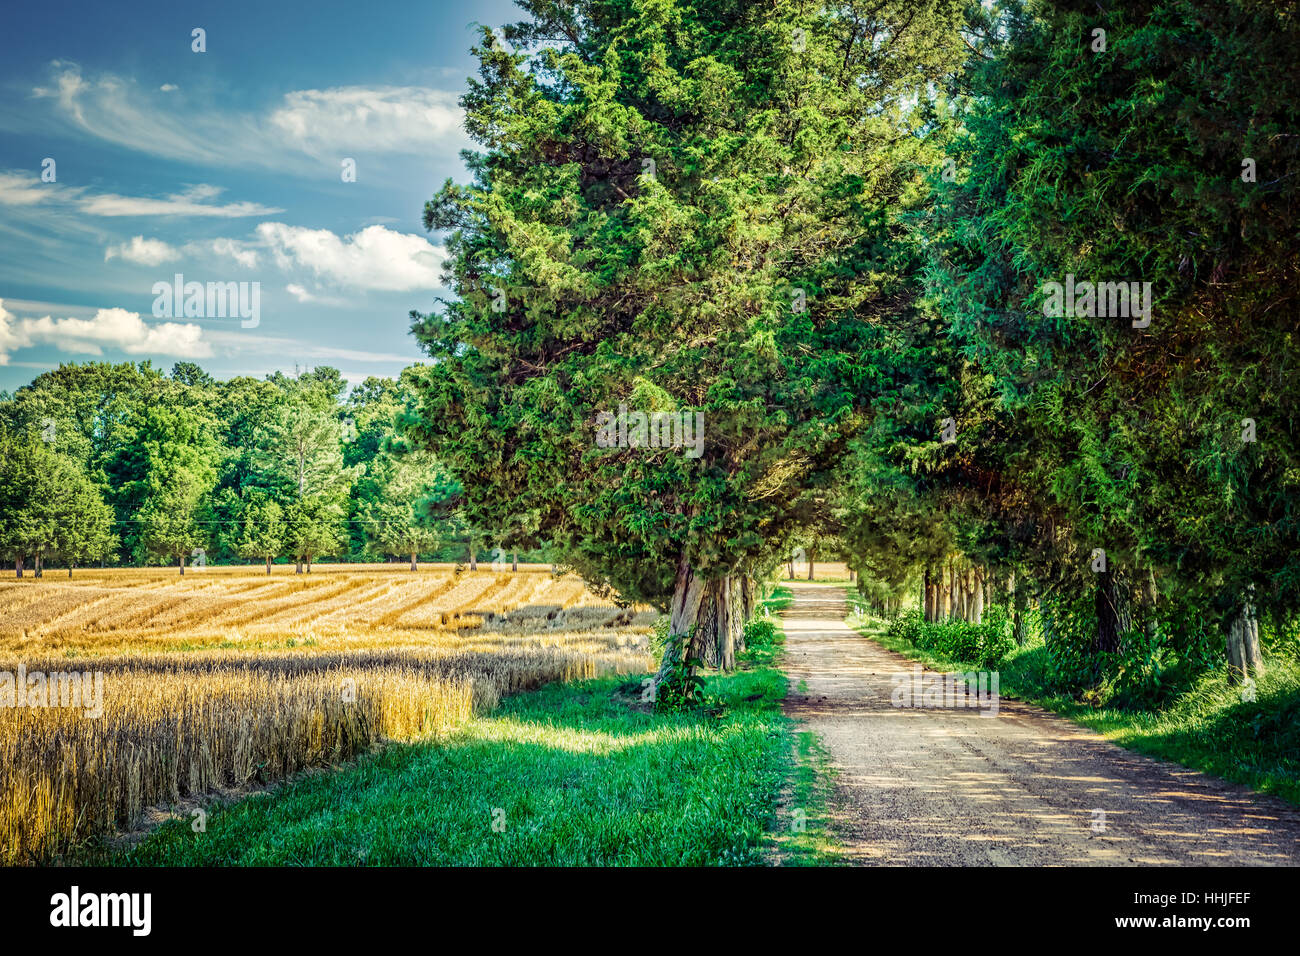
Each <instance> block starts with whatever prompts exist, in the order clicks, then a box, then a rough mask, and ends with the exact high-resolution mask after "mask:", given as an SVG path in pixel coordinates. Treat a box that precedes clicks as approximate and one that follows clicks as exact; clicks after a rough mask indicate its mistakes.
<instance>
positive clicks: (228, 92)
mask: <svg viewBox="0 0 1300 956" xmlns="http://www.w3.org/2000/svg"><path fill="white" fill-rule="evenodd" d="M520 13H521V11H519V10H518V9H517V8H515V7H514V6H513V4H511V3H508V2H499V0H489V2H478V3H439V2H405V3H402V2H389V0H368V2H365V3H355V2H337V0H313V2H311V3H300V2H292V3H289V2H286V3H279V2H275V0H261V2H244V0H222V2H219V3H210V2H203V3H185V4H177V3H175V2H174V0H172V2H135V3H129V4H116V3H113V4H106V3H103V2H102V0H98V2H93V3H92V2H47V3H44V4H13V5H9V6H8V7H7V8H6V10H5V12H4V13H3V14H0V17H2V20H0V23H2V24H3V26H2V28H0V300H2V302H3V304H0V389H7V390H10V391H12V390H14V389H15V388H17V387H18V386H20V385H22V384H24V383H26V382H28V381H30V380H31V379H32V378H34V377H35V376H36V375H38V374H40V372H41V371H44V370H46V369H50V368H54V367H56V366H57V365H58V364H59V363H60V362H70V361H84V360H107V361H115V362H117V361H142V360H144V359H152V360H153V362H154V364H156V365H159V366H161V367H162V368H164V369H170V368H171V365H172V363H173V362H175V361H178V360H191V361H196V362H198V363H199V364H201V365H202V366H203V367H204V368H206V369H207V370H209V371H210V372H212V373H213V374H214V375H216V376H217V377H219V378H226V377H229V376H232V375H237V374H247V375H255V376H259V377H260V376H262V375H264V374H266V373H268V372H271V371H274V370H276V369H282V370H285V371H292V370H293V368H294V367H295V365H296V366H316V365H332V366H334V367H336V368H338V369H340V370H341V371H342V372H343V374H344V375H345V376H346V377H347V378H348V379H349V380H350V381H352V382H353V383H358V382H360V381H361V380H363V379H364V378H365V377H366V376H368V375H387V376H396V374H397V373H398V372H399V371H400V370H401V368H402V367H403V366H404V365H407V364H410V363H411V362H413V361H419V360H420V358H421V354H420V352H419V350H418V348H417V347H416V345H415V342H414V340H413V339H412V338H411V336H410V334H409V331H408V326H409V318H408V313H409V311H410V310H411V309H413V308H414V309H419V310H421V311H428V310H429V309H430V308H431V307H432V306H433V303H434V299H435V297H436V296H437V295H438V294H439V292H440V290H439V276H440V274H441V265H442V260H443V253H442V248H441V246H440V245H439V244H438V243H439V239H440V237H439V236H436V235H429V234H427V233H426V232H425V231H424V228H423V226H422V225H421V223H420V215H421V212H422V209H423V204H424V201H425V200H426V199H428V198H429V197H430V196H431V195H432V194H433V192H434V191H435V190H436V189H437V187H438V186H439V185H441V183H442V182H443V180H444V179H446V178H447V177H448V176H451V177H453V178H456V179H458V180H463V179H464V178H465V173H464V169H463V166H462V163H461V161H460V158H459V151H460V150H461V149H464V148H467V147H471V146H472V144H471V143H470V142H469V140H468V138H467V137H466V135H465V133H464V130H463V128H462V125H461V121H462V115H461V111H460V108H459V106H458V105H457V99H458V97H459V95H460V93H461V92H462V91H463V89H464V87H465V81H466V78H467V77H469V76H471V75H473V74H474V73H475V71H476V61H475V60H474V59H473V57H472V56H471V55H470V53H469V48H470V47H471V46H472V45H473V44H474V43H476V42H477V36H478V35H477V32H476V28H475V27H474V26H473V24H474V23H476V22H477V23H483V24H486V25H490V26H495V25H499V24H502V23H506V22H511V21H513V20H517V19H519V18H520ZM195 28H201V29H202V30H204V41H205V45H206V50H205V51H204V52H201V53H200V52H194V50H193V49H192V47H193V45H194V42H195V41H194V38H193V33H192V31H193V30H194V29H195ZM47 159H52V160H53V161H54V163H53V169H52V172H53V181H52V182H48V181H43V179H42V175H43V171H46V172H45V176H46V177H47V178H48V177H49V175H50V173H49V172H48V170H49V169H50V164H48V163H47V162H46V160H47ZM345 159H352V160H354V161H355V164H356V181H355V182H344V181H343V175H342V171H343V161H344V160H345ZM177 273H180V274H183V276H184V279H185V282H186V283H189V282H200V283H208V282H221V283H228V282H247V283H252V282H257V283H259V293H260V314H259V316H258V321H257V324H256V326H255V327H246V326H249V325H251V323H249V322H241V321H240V319H239V317H233V318H231V317H217V316H214V315H208V314H202V315H191V316H188V317H185V316H175V317H170V318H167V317H163V318H159V317H155V311H154V305H155V298H156V296H155V293H154V285H155V283H158V282H172V280H173V276H174V275H175V274H177ZM246 288H251V286H249V287H246Z"/></svg>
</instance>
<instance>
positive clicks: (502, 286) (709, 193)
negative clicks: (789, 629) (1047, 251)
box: [404, 0, 964, 607]
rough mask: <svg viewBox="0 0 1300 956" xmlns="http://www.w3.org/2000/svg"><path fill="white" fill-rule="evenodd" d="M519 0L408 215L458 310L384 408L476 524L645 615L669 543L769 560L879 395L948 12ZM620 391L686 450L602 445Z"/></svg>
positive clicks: (951, 9) (895, 355)
mask: <svg viewBox="0 0 1300 956" xmlns="http://www.w3.org/2000/svg"><path fill="white" fill-rule="evenodd" d="M521 6H523V8H524V9H525V11H526V12H527V14H528V15H529V18H528V19H527V20H526V21H524V22H523V23H520V24H515V25H511V26H509V27H507V28H506V34H507V36H508V37H509V38H510V43H511V44H512V46H514V47H515V49H516V50H517V51H518V52H514V53H511V52H508V51H505V50H503V49H501V48H500V47H499V46H497V45H494V44H493V43H491V42H490V41H489V40H488V39H487V38H488V36H489V34H488V31H487V30H485V31H484V37H485V42H484V44H483V46H482V47H480V48H478V49H476V50H475V53H476V55H477V56H478V58H479V60H480V64H481V67H480V78H479V79H477V80H475V81H473V82H472V83H471V86H470V90H469V92H468V93H467V94H466V96H465V97H464V99H463V104H462V105H463V106H464V108H465V112H466V128H467V129H468V131H469V132H470V134H471V135H472V136H474V137H475V139H476V140H477V141H478V142H479V143H480V144H481V145H482V148H483V152H481V153H478V154H474V155H473V156H471V158H470V160H469V167H470V172H471V175H472V181H471V182H470V183H468V184H465V185H460V184H456V183H452V182H450V181H449V182H448V183H446V184H445V185H444V186H443V188H442V189H441V190H440V191H439V192H438V194H437V195H436V196H435V197H434V198H433V199H432V200H431V201H430V202H429V203H428V204H427V206H426V208H425V225H426V226H427V227H428V228H429V229H431V230H438V231H440V232H442V233H444V235H445V242H446V246H447V248H448V251H449V253H450V254H451V263H450V272H451V278H452V282H451V285H452V289H453V291H454V293H455V298H454V299H450V300H448V301H446V302H444V303H441V304H440V305H439V307H438V308H437V309H436V310H435V311H433V312H432V313H430V314H427V315H418V316H416V320H415V323H414V326H413V331H414V332H415V335H416V337H417V338H418V339H419V340H420V342H421V343H422V344H423V345H424V347H425V348H426V350H427V351H428V352H429V354H430V356H431V357H432V358H433V359H434V360H435V361H434V362H433V363H432V364H431V365H429V366H427V367H425V368H423V369H421V372H420V375H419V378H418V381H417V390H418V396H419V401H418V408H417V409H415V411H414V413H413V414H412V415H410V416H408V417H407V418H406V419H405V420H404V423H405V425H406V431H407V434H408V435H409V436H410V437H411V439H412V440H413V441H415V442H417V443H419V444H420V445H422V446H423V447H427V448H429V449H431V450H433V451H434V452H435V453H436V454H438V455H439V457H440V458H442V459H444V460H445V461H446V463H447V465H448V467H449V468H450V469H451V470H452V472H453V473H454V474H455V475H456V477H457V478H458V479H459V480H460V482H461V483H462V485H463V487H464V492H465V509H466V514H467V520H468V522H469V523H470V524H471V525H474V526H480V527H503V526H506V525H507V524H508V523H509V521H510V519H511V518H512V517H513V516H516V515H523V514H528V515H533V516H535V518H536V522H535V527H536V528H537V529H538V533H540V535H541V536H543V537H545V538H547V539H549V540H551V541H553V542H554V543H555V544H556V546H557V548H559V549H560V551H561V553H562V554H563V555H564V560H565V561H566V563H569V564H571V565H572V566H574V567H575V568H577V569H578V570H579V571H580V572H581V573H583V574H584V575H585V576H587V577H588V578H589V580H592V581H593V582H595V583H597V584H603V585H612V586H613V587H615V588H616V589H617V590H618V591H619V592H620V593H622V594H623V595H624V596H625V597H627V598H629V599H636V600H644V601H647V602H651V603H654V604H656V605H658V606H660V607H665V606H666V605H667V602H668V598H669V595H670V594H671V592H672V589H673V586H674V580H675V577H674V575H675V571H676V566H677V562H678V560H679V559H680V558H681V557H683V556H684V557H685V559H686V560H687V561H688V562H689V564H690V566H691V567H692V568H693V569H694V570H695V571H696V572H697V573H699V574H700V575H702V576H703V577H705V578H706V579H713V578H716V577H719V576H722V575H723V574H729V573H733V572H734V571H735V570H737V569H739V570H740V571H741V572H742V573H748V572H749V571H751V570H752V569H754V568H761V567H765V566H770V565H771V564H772V563H774V561H775V560H776V558H777V556H778V555H780V554H781V553H782V552H784V550H785V545H786V543H787V542H788V541H789V540H790V539H791V538H792V536H794V535H795V534H797V533H798V532H800V531H801V530H804V528H805V527H806V526H807V525H808V524H809V522H810V520H812V518H813V516H814V515H816V514H817V513H818V512H819V511H820V510H821V509H822V508H823V504H824V501H825V495H824V489H825V488H827V487H828V486H829V485H830V484H831V483H832V482H833V480H834V477H833V476H834V474H835V473H836V472H837V471H838V470H839V469H840V468H841V466H842V465H843V463H844V452H845V449H846V447H847V445H848V443H849V442H850V441H851V440H852V438H853V437H854V436H855V435H856V434H857V433H859V432H860V431H861V430H862V428H863V427H864V426H865V425H866V423H867V422H869V421H870V420H871V418H872V416H873V415H875V414H876V413H878V411H879V410H880V409H882V408H891V409H892V408H893V406H894V404H895V399H896V397H897V391H896V384H895V383H896V381H897V380H898V379H900V378H906V373H905V372H904V371H903V370H902V369H901V368H900V366H902V365H903V364H904V363H905V362H907V361H911V360H914V359H915V357H916V354H915V351H914V348H915V347H914V346H913V345H912V339H913V338H914V336H915V331H916V330H915V329H914V327H913V320H914V319H915V315H916V312H915V309H914V306H913V300H914V293H915V291H916V286H915V283H912V282H909V280H908V276H909V275H911V274H912V273H914V272H915V270H916V268H917V262H918V256H917V250H916V244H915V242H913V241H912V240H910V239H909V238H908V237H907V236H905V234H904V232H903V230H902V229H901V228H900V227H899V216H900V215H901V213H902V211H903V210H904V209H905V208H906V207H909V206H911V205H914V204H915V203H916V202H918V201H919V199H920V196H921V189H920V184H921V173H920V171H919V170H920V169H921V168H922V167H924V166H926V165H928V164H929V163H930V162H932V161H933V160H934V159H935V158H936V156H935V153H934V150H933V146H932V143H931V138H932V136H933V134H934V131H935V128H936V126H937V125H938V121H937V120H936V117H935V114H934V112H933V110H932V109H931V108H930V104H929V101H928V94H929V91H930V83H929V80H928V77H931V76H934V75H936V74H944V73H947V72H949V71H953V70H955V69H956V68H957V67H958V65H959V63H960V60H961V56H962V50H963V49H964V47H963V45H962V44H961V40H960V36H959V33H958V29H957V28H958V26H959V25H960V23H961V19H962V18H961V8H962V4H961V3H958V2H948V0H926V2H922V3H919V4H918V3H915V2H906V3H904V2H895V0H886V2H884V3H874V4H870V5H867V4H848V5H847V6H840V7H833V8H832V7H804V6H800V5H799V4H795V3H792V2H785V0H782V2H779V3H776V4H771V5H754V4H750V3H742V2H724V3H721V4H719V3H717V2H714V0H709V2H691V0H679V2H674V3H664V4H649V5H645V4H627V3H615V4H607V3H596V2H588V0H582V2H580V3H577V4H575V5H572V6H566V7H557V6H556V5H554V4H551V3H543V2H531V0H526V2H524V3H522V4H521ZM867 20H869V21H870V22H871V23H872V24H873V26H874V30H875V35H877V36H884V35H886V34H893V35H896V37H897V42H896V43H893V44H889V48H888V50H884V49H881V48H879V47H877V46H876V45H874V44H873V42H872V40H871V36H872V33H873V31H872V30H864V29H863V28H862V24H863V22H864V21H867ZM795 27H799V28H800V29H803V30H805V31H806V33H807V43H806V46H805V47H804V48H801V49H796V48H795V47H796V44H793V43H791V42H790V41H789V38H790V36H791V31H792V29H793V28H795ZM620 405H629V406H631V407H632V408H633V409H634V410H636V409H637V408H638V407H641V406H644V407H642V408H641V410H644V411H653V410H656V409H664V408H671V409H676V410H678V411H680V412H686V413H690V414H691V415H695V414H697V413H698V414H701V415H702V416H703V421H704V429H705V433H704V442H703V447H702V449H701V453H700V455H699V456H698V457H694V456H688V455H686V454H684V453H683V450H681V449H659V450H656V449H629V448H622V447H609V448H605V447H600V446H599V445H598V444H597V443H596V441H595V429H596V424H597V417H598V415H599V414H600V413H601V412H611V413H612V412H614V411H616V410H617V409H618V408H619V406H620Z"/></svg>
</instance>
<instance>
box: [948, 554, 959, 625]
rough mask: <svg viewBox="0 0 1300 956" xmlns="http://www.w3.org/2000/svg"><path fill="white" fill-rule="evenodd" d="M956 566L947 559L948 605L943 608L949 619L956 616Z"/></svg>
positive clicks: (950, 559)
mask: <svg viewBox="0 0 1300 956" xmlns="http://www.w3.org/2000/svg"><path fill="white" fill-rule="evenodd" d="M957 604H958V598H957V568H956V567H955V566H954V564H953V559H952V558H949V559H948V606H947V608H945V610H946V612H947V613H946V614H945V616H946V617H947V618H948V619H949V620H951V619H953V618H955V617H957Z"/></svg>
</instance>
